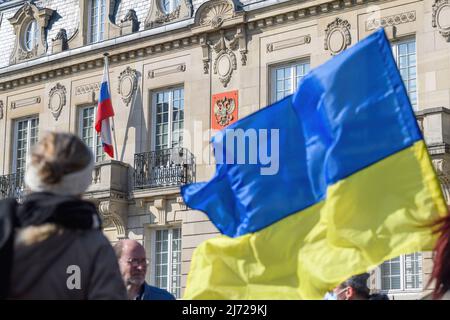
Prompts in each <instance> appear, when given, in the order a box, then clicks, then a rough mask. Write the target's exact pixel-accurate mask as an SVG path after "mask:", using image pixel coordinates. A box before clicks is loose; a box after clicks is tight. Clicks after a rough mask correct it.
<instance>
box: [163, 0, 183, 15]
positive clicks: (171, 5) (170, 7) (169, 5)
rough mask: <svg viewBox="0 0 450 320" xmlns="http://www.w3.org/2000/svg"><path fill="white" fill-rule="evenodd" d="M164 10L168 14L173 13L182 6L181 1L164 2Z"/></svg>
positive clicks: (165, 0) (167, 0) (169, 0)
mask: <svg viewBox="0 0 450 320" xmlns="http://www.w3.org/2000/svg"><path fill="white" fill-rule="evenodd" d="M161 4H162V9H163V10H164V12H165V13H166V14H168V13H172V12H173V11H175V9H176V8H177V7H178V6H179V5H180V0H162V1H161Z"/></svg>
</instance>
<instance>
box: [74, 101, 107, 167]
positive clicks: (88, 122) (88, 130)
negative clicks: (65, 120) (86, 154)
mask: <svg viewBox="0 0 450 320" xmlns="http://www.w3.org/2000/svg"><path fill="white" fill-rule="evenodd" d="M96 112H97V107H96V106H92V107H84V108H82V109H81V111H80V126H79V128H80V136H81V140H83V142H84V143H86V145H87V146H88V147H89V148H91V150H92V153H93V154H94V159H95V162H99V161H103V160H105V152H104V151H103V147H102V141H101V139H100V135H99V134H97V132H96V131H95V128H94V124H95V114H96Z"/></svg>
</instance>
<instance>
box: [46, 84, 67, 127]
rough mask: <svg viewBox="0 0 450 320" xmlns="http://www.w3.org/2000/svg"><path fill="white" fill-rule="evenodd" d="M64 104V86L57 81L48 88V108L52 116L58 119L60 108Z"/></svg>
mask: <svg viewBox="0 0 450 320" xmlns="http://www.w3.org/2000/svg"><path fill="white" fill-rule="evenodd" d="M65 105H66V87H64V86H63V85H61V84H60V83H59V82H58V83H56V85H55V86H54V87H53V88H52V89H51V90H50V93H49V99H48V108H49V109H50V110H51V112H52V114H53V117H54V118H55V120H56V121H58V118H59V115H60V114H61V111H62V108H63V107H64V106H65Z"/></svg>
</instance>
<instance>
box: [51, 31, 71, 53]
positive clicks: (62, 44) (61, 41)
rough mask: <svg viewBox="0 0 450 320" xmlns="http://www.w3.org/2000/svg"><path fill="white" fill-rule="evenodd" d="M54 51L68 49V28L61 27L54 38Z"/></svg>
mask: <svg viewBox="0 0 450 320" xmlns="http://www.w3.org/2000/svg"><path fill="white" fill-rule="evenodd" d="M52 42H53V50H52V51H53V53H58V52H61V51H64V50H67V48H68V46H67V32H66V29H59V31H58V33H57V34H56V36H55V37H54V38H53V39H52Z"/></svg>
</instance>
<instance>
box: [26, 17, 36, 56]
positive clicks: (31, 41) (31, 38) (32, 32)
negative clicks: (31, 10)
mask: <svg viewBox="0 0 450 320" xmlns="http://www.w3.org/2000/svg"><path fill="white" fill-rule="evenodd" d="M38 37H39V28H38V25H37V22H36V20H34V19H33V20H31V21H30V22H29V23H28V25H27V27H26V28H25V38H24V42H25V48H26V50H27V51H31V50H33V49H34V47H35V46H36V45H37V42H38Z"/></svg>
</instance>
